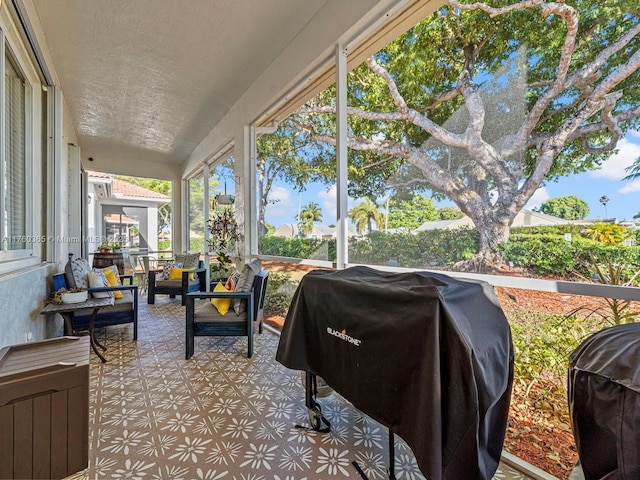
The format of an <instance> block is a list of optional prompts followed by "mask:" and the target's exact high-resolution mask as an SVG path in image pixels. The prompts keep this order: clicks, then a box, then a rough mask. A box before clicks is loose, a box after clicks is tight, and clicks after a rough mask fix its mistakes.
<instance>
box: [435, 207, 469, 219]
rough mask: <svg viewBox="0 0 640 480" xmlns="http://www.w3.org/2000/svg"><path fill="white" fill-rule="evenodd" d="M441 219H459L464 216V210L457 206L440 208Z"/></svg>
mask: <svg viewBox="0 0 640 480" xmlns="http://www.w3.org/2000/svg"><path fill="white" fill-rule="evenodd" d="M438 217H439V218H440V220H457V219H459V218H462V217H464V212H463V211H462V210H460V209H459V208H456V207H442V208H440V209H438Z"/></svg>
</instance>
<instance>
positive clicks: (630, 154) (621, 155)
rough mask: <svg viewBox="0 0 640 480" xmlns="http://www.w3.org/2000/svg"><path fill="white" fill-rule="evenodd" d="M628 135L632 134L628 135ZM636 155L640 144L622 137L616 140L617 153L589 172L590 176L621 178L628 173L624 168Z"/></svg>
mask: <svg viewBox="0 0 640 480" xmlns="http://www.w3.org/2000/svg"><path fill="white" fill-rule="evenodd" d="M629 137H633V136H632V135H630V136H629ZM638 157H640V144H639V143H633V142H630V141H629V140H628V139H627V138H623V139H622V140H620V141H619V142H618V153H616V154H615V155H613V156H612V157H611V158H610V159H609V160H607V161H606V162H604V163H603V164H602V166H601V167H600V168H599V169H598V170H594V171H593V172H591V176H592V177H594V178H604V179H606V180H622V179H623V178H624V177H626V176H627V174H628V172H626V171H625V168H627V167H628V166H630V165H631V164H632V163H633V161H634V160H635V159H636V158H638ZM631 191H633V190H631ZM625 193H626V192H625Z"/></svg>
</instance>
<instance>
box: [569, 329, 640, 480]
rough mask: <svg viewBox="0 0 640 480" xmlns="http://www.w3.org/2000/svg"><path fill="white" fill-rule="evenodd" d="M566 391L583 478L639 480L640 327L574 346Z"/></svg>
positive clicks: (600, 335)
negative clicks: (567, 392)
mask: <svg viewBox="0 0 640 480" xmlns="http://www.w3.org/2000/svg"><path fill="white" fill-rule="evenodd" d="M568 391H569V412H570V413H571V419H572V422H573V434H574V437H575V439H576V445H577V446H578V454H579V455H580V462H581V464H582V470H583V472H584V476H585V478H586V479H587V480H592V479H601V478H606V479H608V480H609V479H610V480H614V479H616V480H618V479H619V480H632V479H634V480H637V479H638V478H640V323H630V324H627V325H618V326H615V327H610V328H606V329H604V330H602V331H600V332H598V333H596V334H594V335H592V336H591V337H589V338H588V339H587V340H585V341H584V342H583V343H582V344H580V346H579V347H578V348H576V349H575V350H574V351H573V353H572V354H571V356H570V357H569V385H568Z"/></svg>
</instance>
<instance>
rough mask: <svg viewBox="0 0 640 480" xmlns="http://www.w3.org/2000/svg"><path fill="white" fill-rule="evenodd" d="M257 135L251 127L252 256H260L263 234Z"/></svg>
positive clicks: (250, 244) (249, 169)
mask: <svg viewBox="0 0 640 480" xmlns="http://www.w3.org/2000/svg"><path fill="white" fill-rule="evenodd" d="M257 134H258V131H257V130H256V127H255V126H254V125H251V127H250V135H249V152H250V154H249V165H248V167H249V168H248V171H249V179H250V181H249V185H250V190H249V191H250V195H249V212H250V215H249V218H250V219H251V221H250V223H249V236H250V241H249V252H250V254H251V256H256V255H258V237H259V235H260V233H261V232H258V193H257V192H258V187H257V178H256V177H257V173H258V172H257V168H258V146H257Z"/></svg>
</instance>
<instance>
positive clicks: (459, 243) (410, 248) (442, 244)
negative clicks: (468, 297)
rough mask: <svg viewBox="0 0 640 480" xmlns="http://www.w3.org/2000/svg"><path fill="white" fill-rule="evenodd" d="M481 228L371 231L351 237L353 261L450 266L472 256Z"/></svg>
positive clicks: (350, 252) (421, 266) (373, 263)
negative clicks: (415, 231)
mask: <svg viewBox="0 0 640 480" xmlns="http://www.w3.org/2000/svg"><path fill="white" fill-rule="evenodd" d="M477 248H478V232H477V231H475V230H472V229H467V228H463V229H457V230H427V231H424V232H418V233H417V234H415V235H414V234H397V233H384V232H371V233H370V234H369V235H367V236H366V237H365V238H351V239H350V240H349V260H350V261H351V262H353V263H369V264H372V265H387V264H389V261H394V262H397V263H398V264H399V265H400V266H403V267H409V268H430V267H433V266H436V265H438V266H449V265H452V264H454V263H456V262H458V261H461V260H468V259H469V258H471V257H473V255H474V253H475V252H476V250H477Z"/></svg>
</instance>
